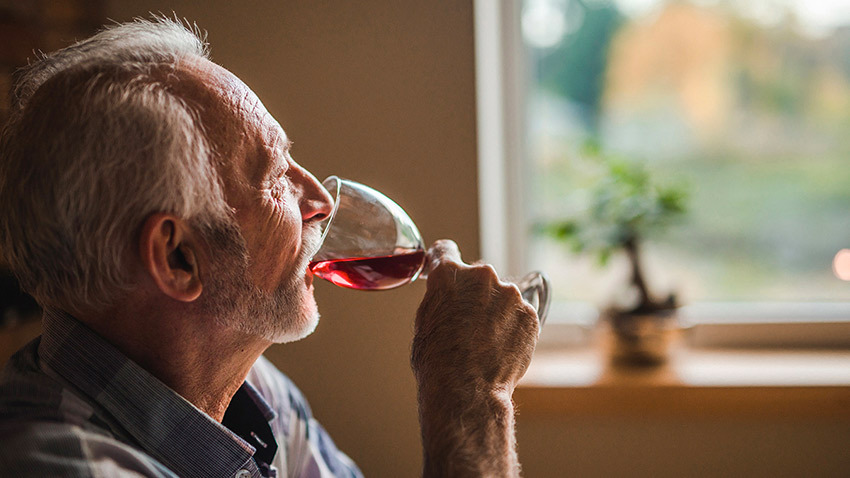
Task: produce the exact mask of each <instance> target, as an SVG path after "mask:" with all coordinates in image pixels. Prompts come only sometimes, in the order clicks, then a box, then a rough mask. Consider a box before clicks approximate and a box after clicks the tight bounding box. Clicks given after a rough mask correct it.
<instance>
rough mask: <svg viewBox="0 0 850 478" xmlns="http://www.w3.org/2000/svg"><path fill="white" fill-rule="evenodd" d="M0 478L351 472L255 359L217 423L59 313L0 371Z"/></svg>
mask: <svg viewBox="0 0 850 478" xmlns="http://www.w3.org/2000/svg"><path fill="white" fill-rule="evenodd" d="M0 476H3V477H5V476H15V477H23V476H81V477H90V476H93V477H99V476H154V477H173V476H184V477H194V476H197V477H203V478H210V477H239V478H247V477H249V476H250V477H278V478H280V477H286V476H293V477H295V476H305V477H327V476H354V477H359V476H362V475H361V474H360V470H358V469H357V467H356V466H355V465H354V464H353V463H352V462H351V460H350V459H349V458H348V457H347V456H345V455H344V454H343V453H341V452H340V451H338V450H337V448H336V446H335V445H334V443H333V441H331V439H330V437H329V436H328V435H327V433H326V432H325V430H324V429H323V428H322V427H321V426H320V425H319V424H318V423H317V422H316V421H315V420H314V419H313V418H312V416H311V412H310V409H309V406H308V405H307V402H306V401H305V400H304V397H303V396H302V395H301V393H300V391H299V390H298V389H297V388H296V387H295V386H294V385H293V384H292V382H290V381H289V379H288V378H286V377H285V376H284V375H283V374H281V373H280V372H279V371H278V370H277V369H276V368H275V367H274V366H273V365H272V364H271V363H270V362H268V361H267V360H266V359H265V358H262V357H261V358H260V360H258V361H257V363H256V364H254V367H253V368H252V369H251V371H250V373H249V375H248V378H247V380H246V381H245V383H243V384H242V387H241V388H240V389H239V391H238V392H237V393H236V395H235V396H234V397H233V400H232V401H231V403H230V406H229V407H228V409H227V411H226V413H225V417H224V420H223V421H222V423H218V422H217V421H215V420H213V419H212V418H210V417H209V416H208V415H206V414H205V413H203V412H201V411H200V410H199V409H197V408H196V407H195V406H193V405H192V404H191V403H189V402H188V401H186V400H185V399H184V398H183V397H181V396H180V395H178V394H177V393H176V392H174V391H173V390H171V389H170V388H168V387H167V386H166V385H165V384H163V383H162V382H160V381H159V380H158V379H156V378H155V377H153V376H152V375H151V374H149V373H148V372H147V371H145V370H144V369H142V368H141V367H139V366H138V365H137V364H135V363H134V362H132V361H131V360H130V359H128V358H127V357H125V356H124V355H123V354H122V353H121V352H119V351H118V350H117V349H115V347H113V346H112V345H110V344H109V343H108V342H106V341H105V340H103V339H102V338H101V337H99V336H98V335H97V334H95V333H94V332H93V331H92V330H91V329H89V328H87V327H86V326H85V325H83V324H82V323H80V322H78V321H77V320H76V319H74V318H72V317H70V316H69V315H67V314H64V313H61V312H56V311H47V312H46V313H45V315H44V333H43V335H42V336H41V337H39V338H37V339H35V340H34V341H33V342H31V343H30V344H29V345H27V346H26V347H25V348H23V349H21V350H20V351H19V352H18V353H17V354H15V355H14V356H13V357H12V358H11V359H10V361H9V363H8V364H7V365H6V368H5V369H4V370H3V374H2V376H0Z"/></svg>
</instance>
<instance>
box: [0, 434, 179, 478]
mask: <svg viewBox="0 0 850 478" xmlns="http://www.w3.org/2000/svg"><path fill="white" fill-rule="evenodd" d="M0 442H2V443H4V444H5V445H4V446H2V447H0V476H15V477H27V476H79V477H89V476H122V477H123V476H128V477H133V476H150V477H172V476H175V475H173V473H171V472H170V471H168V470H167V469H166V468H165V467H163V466H162V465H161V464H159V462H157V461H156V460H154V459H153V458H151V457H149V456H148V455H146V454H144V453H142V452H140V451H139V450H137V449H134V448H132V447H130V446H128V445H126V444H124V443H122V442H120V441H118V440H116V439H114V438H112V437H110V436H108V435H104V434H101V433H98V432H95V431H93V430H88V429H85V428H83V427H80V426H77V425H73V424H70V423H63V422H57V421H42V420H4V421H3V422H2V423H0Z"/></svg>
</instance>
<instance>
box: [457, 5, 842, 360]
mask: <svg viewBox="0 0 850 478" xmlns="http://www.w3.org/2000/svg"><path fill="white" fill-rule="evenodd" d="M521 3H522V0H500V1H492V0H474V5H473V8H474V30H475V58H476V59H475V63H476V64H475V73H476V80H475V81H476V109H477V111H476V112H477V147H478V199H479V231H480V237H481V254H482V257H483V258H484V259H486V260H487V261H488V262H490V263H492V264H493V265H494V266H495V267H496V268H497V270H500V271H503V272H504V273H506V274H507V275H508V276H509V277H520V276H521V274H522V273H523V272H525V268H526V266H525V264H526V257H525V256H526V247H527V241H526V238H525V235H524V234H523V231H524V224H523V221H522V220H521V219H520V218H521V217H522V214H523V213H524V208H523V204H524V202H525V201H524V199H525V198H526V197H527V196H526V190H527V187H528V184H529V178H528V175H527V173H526V172H525V171H524V169H523V167H522V165H523V163H524V162H525V161H524V159H525V156H526V154H527V153H526V151H527V150H526V148H525V142H524V138H523V134H522V131H523V125H524V123H525V98H524V97H525V90H526V86H527V85H526V83H525V79H524V75H522V74H521V71H522V68H523V63H524V61H525V58H524V56H525V55H524V52H523V46H522V32H521V26H520V14H521V7H522V5H521ZM848 286H849V287H850V284H848ZM576 305H577V304H576V303H554V304H552V308H551V309H550V314H549V318H548V319H547V323H546V333H544V334H542V335H541V341H542V342H544V343H548V344H559V345H580V344H584V343H587V341H588V339H589V337H590V336H591V335H592V329H593V328H594V327H595V325H596V323H597V316H598V314H597V313H596V312H595V309H594V308H593V307H592V306H591V305H589V304H587V303H578V308H576ZM566 310H570V312H569V316H570V317H568V314H567V313H566ZM680 317H681V318H682V323H683V327H684V328H685V329H686V330H687V331H688V334H687V335H686V336H687V338H688V340H689V343H690V345H692V346H699V347H729V346H735V347H756V346H757V347H768V346H781V347H829V348H845V347H850V302H811V303H807V302H739V303H714V302H697V303H694V304H691V305H689V306H685V307H682V308H681V310H680ZM780 338H781V342H780V341H779V340H780Z"/></svg>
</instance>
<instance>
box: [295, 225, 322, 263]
mask: <svg viewBox="0 0 850 478" xmlns="http://www.w3.org/2000/svg"><path fill="white" fill-rule="evenodd" d="M301 237H302V239H301V253H300V254H299V255H298V259H299V262H301V263H303V264H304V266H305V267H306V266H307V264H309V263H310V261H311V260H312V259H313V256H315V255H316V253H317V252H319V248H321V246H322V229H321V228H320V227H319V225H318V224H315V223H314V224H309V225H305V226H304V228H303V229H302V230H301Z"/></svg>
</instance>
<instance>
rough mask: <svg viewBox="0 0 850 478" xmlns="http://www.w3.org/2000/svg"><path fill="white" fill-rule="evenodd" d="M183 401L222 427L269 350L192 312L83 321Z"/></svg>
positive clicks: (117, 314)
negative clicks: (227, 412) (236, 396)
mask: <svg viewBox="0 0 850 478" xmlns="http://www.w3.org/2000/svg"><path fill="white" fill-rule="evenodd" d="M78 319H79V320H81V321H82V322H84V323H86V325H88V326H89V327H90V328H92V329H93V330H94V331H95V332H97V333H98V334H99V335H101V336H102V337H103V338H105V339H106V340H107V341H109V342H110V343H112V344H113V345H114V346H115V347H116V348H118V349H119V350H120V351H121V352H122V353H124V355H126V356H127V357H128V358H130V359H131V360H133V361H134V362H136V363H137V364H139V366H141V367H142V368H144V369H145V370H147V371H148V372H150V373H151V374H152V375H153V376H155V377H156V378H158V379H159V380H160V381H162V382H163V383H165V384H166V385H167V386H169V387H170V388H171V389H173V390H174V391H175V392H177V393H178V394H180V395H181V396H182V397H183V398H185V399H186V400H188V401H189V402H190V403H192V404H193V405H195V406H196V407H197V408H198V409H200V410H201V411H203V412H205V413H206V414H207V415H209V416H210V417H212V418H213V419H215V420H216V421H219V422H221V420H222V419H223V418H224V412H225V410H227V407H228V406H229V404H230V400H231V399H232V398H233V395H234V394H235V393H236V391H237V390H238V389H239V387H240V386H241V385H242V383H243V382H244V381H245V377H246V376H247V375H248V372H249V371H250V369H251V367H252V366H253V365H254V362H256V361H257V359H258V358H259V357H260V355H261V354H262V353H263V351H265V349H266V348H268V346H269V345H270V343H269V342H267V341H265V340H262V339H258V338H256V337H249V336H246V335H245V334H243V333H241V332H238V331H234V330H224V328H223V327H221V326H220V325H218V324H217V323H216V321H215V319H214V318H212V317H201V316H198V315H197V314H193V313H192V311H190V310H184V311H176V312H175V311H174V310H173V309H172V310H169V311H164V310H162V309H160V310H133V311H130V310H120V308H119V310H114V311H113V312H112V313H111V314H110V316H109V317H103V316H100V317H92V316H87V317H78Z"/></svg>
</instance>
